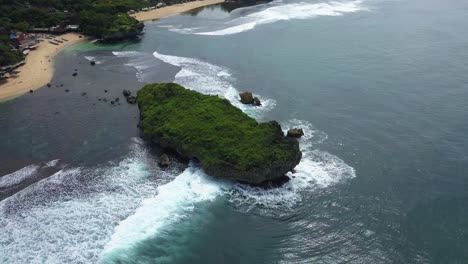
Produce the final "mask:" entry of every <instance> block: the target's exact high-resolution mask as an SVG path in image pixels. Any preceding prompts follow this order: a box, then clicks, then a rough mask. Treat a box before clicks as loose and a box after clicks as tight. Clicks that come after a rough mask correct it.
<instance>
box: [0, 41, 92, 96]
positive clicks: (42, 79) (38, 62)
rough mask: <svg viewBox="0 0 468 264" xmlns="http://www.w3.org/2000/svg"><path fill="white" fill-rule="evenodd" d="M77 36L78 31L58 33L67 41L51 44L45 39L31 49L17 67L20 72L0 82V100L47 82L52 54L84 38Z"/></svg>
mask: <svg viewBox="0 0 468 264" xmlns="http://www.w3.org/2000/svg"><path fill="white" fill-rule="evenodd" d="M79 36H80V34H78V33H67V34H64V35H60V36H59V37H60V38H65V39H67V40H68V41H66V42H63V43H59V45H53V44H51V43H49V42H48V40H47V39H45V40H44V41H42V42H41V43H40V44H39V47H37V49H36V50H33V51H31V52H30V53H29V54H28V56H26V59H25V61H26V63H25V64H24V65H22V66H21V67H19V68H17V70H18V71H20V73H18V74H17V75H16V76H14V77H10V78H9V79H8V80H6V81H5V82H4V83H1V84H0V100H2V101H4V100H8V99H11V98H14V97H17V96H20V95H22V94H24V93H27V92H28V91H30V90H36V89H39V88H40V87H42V86H44V85H46V84H47V83H49V82H50V81H51V80H52V77H53V74H54V60H53V58H54V56H55V55H57V54H58V53H59V52H60V51H62V50H63V49H64V48H66V47H69V46H71V45H73V44H76V43H78V42H80V41H83V40H85V39H86V38H84V37H82V38H79Z"/></svg>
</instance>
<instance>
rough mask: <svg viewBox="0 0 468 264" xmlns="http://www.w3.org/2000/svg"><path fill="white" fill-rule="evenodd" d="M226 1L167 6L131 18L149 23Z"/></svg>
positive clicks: (139, 13)
mask: <svg viewBox="0 0 468 264" xmlns="http://www.w3.org/2000/svg"><path fill="white" fill-rule="evenodd" d="M222 2H224V0H200V1H193V2H188V3H183V4H177V5H171V6H166V7H163V8H158V9H154V10H151V11H147V12H138V13H135V14H132V15H131V16H132V17H134V18H136V19H137V20H139V21H148V20H153V19H160V18H164V17H168V16H173V15H177V14H180V13H183V12H186V11H189V10H192V9H195V8H198V7H202V6H207V5H213V4H218V3H222Z"/></svg>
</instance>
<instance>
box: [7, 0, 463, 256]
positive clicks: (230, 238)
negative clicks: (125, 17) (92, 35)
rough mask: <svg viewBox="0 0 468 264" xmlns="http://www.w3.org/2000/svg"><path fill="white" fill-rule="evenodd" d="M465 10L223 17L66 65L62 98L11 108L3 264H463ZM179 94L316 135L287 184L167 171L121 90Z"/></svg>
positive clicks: (398, 3)
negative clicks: (246, 99)
mask: <svg viewBox="0 0 468 264" xmlns="http://www.w3.org/2000/svg"><path fill="white" fill-rule="evenodd" d="M467 13H468V2H466V1H459V0H447V1H435V0H426V1H422V0H362V1H361V0H356V1H353V0H342V1H322V0H319V1H310V0H307V1H286V0H280V1H273V2H270V3H265V4H260V5H256V6H250V7H243V8H237V9H234V10H232V8H231V7H230V5H222V4H221V5H214V6H209V7H205V8H200V9H197V10H193V11H191V12H189V13H186V14H181V15H177V16H172V17H169V18H166V19H162V20H159V21H151V22H147V23H146V29H145V35H144V37H143V39H142V40H141V41H135V42H125V43H120V44H113V45H109V44H108V45H104V44H99V43H90V42H85V43H80V44H77V45H75V46H72V47H71V48H68V49H67V50H65V51H64V52H62V53H61V54H59V55H58V56H57V58H56V63H55V74H54V79H53V80H52V82H51V83H52V86H51V87H43V88H41V89H39V90H37V91H35V92H34V93H32V94H25V95H24V96H22V97H19V98H17V99H14V100H11V101H7V102H2V103H0V138H1V140H0V160H1V161H2V162H1V165H0V175H3V176H1V177H0V233H1V234H2V235H1V236H0V263H104V264H107V263H110V264H111V263H162V264H165V263H168V264H169V263H170V264H172V263H203V264H205V263H216V264H217V263H243V264H247V263H252V264H257V263H258V264H260V263H265V264H266V263H444V264H445V263H457V264H458V263H467V262H468V191H467V190H468V178H467V177H468V176H467V175H468V133H467V131H468V118H467V117H468V104H467V102H468V74H467V73H468V27H466V25H467V24H468V16H466V14H467ZM90 60H94V61H96V62H97V64H96V65H95V66H91V65H90V63H89V62H90ZM74 72H77V73H78V75H77V76H76V77H73V76H72V73H74ZM172 81H174V82H177V83H179V84H181V85H183V86H185V87H186V88H189V89H193V90H196V91H199V92H201V93H204V94H216V95H219V96H221V97H223V98H226V99H228V100H230V101H231V103H232V104H233V105H235V106H237V107H239V108H240V109H242V110H243V111H244V112H245V113H247V114H248V115H250V116H252V117H254V118H256V119H257V120H259V121H268V120H277V121H278V122H279V123H280V124H281V125H282V127H283V129H284V130H285V131H286V130H287V129H288V128H293V127H300V128H303V129H304V131H305V136H304V137H302V138H301V139H300V147H301V150H302V152H303V159H302V161H301V162H300V164H299V165H298V166H297V168H296V170H297V171H296V173H294V174H289V176H290V178H291V180H290V181H289V182H288V183H286V184H285V185H284V186H282V187H281V188H276V189H270V190H264V189H260V188H255V187H251V186H246V185H243V184H239V183H235V182H231V181H225V180H220V179H215V178H213V177H210V176H207V175H206V174H205V173H204V172H203V170H202V169H201V168H200V167H198V166H197V164H195V163H189V164H185V163H183V162H182V161H180V160H178V159H177V158H176V157H171V159H172V160H173V165H172V166H171V167H170V168H169V169H162V168H159V167H158V165H157V157H158V155H160V154H161V151H162V150H160V149H158V148H156V147H152V146H149V145H148V144H147V143H146V142H145V141H144V140H142V139H141V134H140V131H139V129H138V127H137V124H138V114H139V113H138V107H137V106H135V105H129V104H127V103H126V102H125V100H124V98H123V96H122V91H123V90H124V89H130V90H131V91H132V92H133V93H136V91H137V90H138V89H139V88H141V87H142V86H143V85H145V84H146V83H153V82H172ZM242 91H251V92H253V93H254V94H255V95H258V96H259V98H260V99H261V101H262V106H261V107H251V106H246V105H242V104H241V103H240V102H239V101H238V93H239V92H242ZM116 98H119V100H118V102H117V100H116ZM111 101H114V104H111V103H110V102H111Z"/></svg>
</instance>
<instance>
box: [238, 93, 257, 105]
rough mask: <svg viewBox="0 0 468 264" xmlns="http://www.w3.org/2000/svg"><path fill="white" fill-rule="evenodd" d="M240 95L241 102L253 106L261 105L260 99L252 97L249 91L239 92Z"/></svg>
mask: <svg viewBox="0 0 468 264" xmlns="http://www.w3.org/2000/svg"><path fill="white" fill-rule="evenodd" d="M239 96H240V99H241V100H240V101H241V103H243V104H251V105H255V106H261V105H262V103H261V102H260V99H259V98H258V97H256V96H255V97H254V96H253V95H252V93H251V92H243V93H239Z"/></svg>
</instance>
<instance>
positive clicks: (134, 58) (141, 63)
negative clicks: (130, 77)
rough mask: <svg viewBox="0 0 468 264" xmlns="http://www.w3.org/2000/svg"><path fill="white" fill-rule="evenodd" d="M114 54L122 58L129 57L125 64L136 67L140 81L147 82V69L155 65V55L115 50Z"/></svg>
mask: <svg viewBox="0 0 468 264" xmlns="http://www.w3.org/2000/svg"><path fill="white" fill-rule="evenodd" d="M112 54H114V55H115V56H117V57H120V58H128V62H127V63H125V65H126V66H129V67H133V68H135V69H136V71H137V74H136V77H137V80H138V81H139V82H146V79H147V78H146V77H147V75H148V74H147V70H148V69H151V68H153V67H155V60H154V57H153V56H151V55H150V54H147V53H144V52H138V51H113V52H112Z"/></svg>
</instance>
